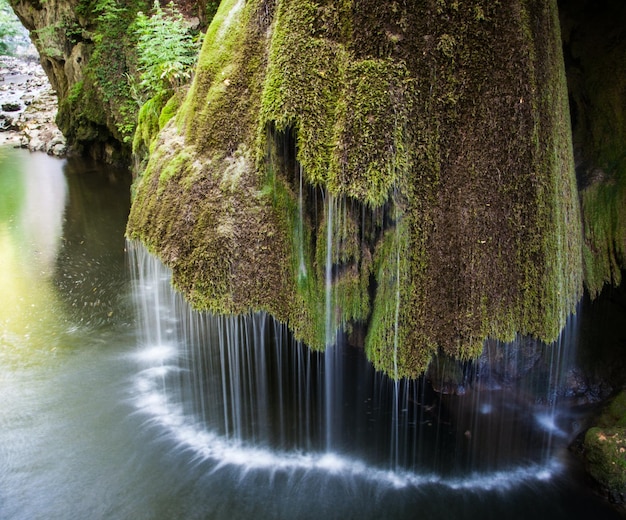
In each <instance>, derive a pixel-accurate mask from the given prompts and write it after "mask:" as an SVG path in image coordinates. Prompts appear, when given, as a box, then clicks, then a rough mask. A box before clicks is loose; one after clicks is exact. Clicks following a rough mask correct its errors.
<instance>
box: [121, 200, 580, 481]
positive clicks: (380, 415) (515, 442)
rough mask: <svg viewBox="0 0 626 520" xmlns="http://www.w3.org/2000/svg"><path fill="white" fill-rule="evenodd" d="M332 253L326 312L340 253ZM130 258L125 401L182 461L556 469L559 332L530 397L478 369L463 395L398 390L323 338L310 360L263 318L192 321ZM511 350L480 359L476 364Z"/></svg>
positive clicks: (178, 300)
mask: <svg viewBox="0 0 626 520" xmlns="http://www.w3.org/2000/svg"><path fill="white" fill-rule="evenodd" d="M326 211H327V212H328V216H327V228H326V230H325V231H326V233H328V238H332V237H331V236H330V235H331V234H332V229H330V227H331V226H332V223H331V222H332V220H333V219H332V218H328V217H332V215H333V213H334V212H336V213H337V214H339V215H340V214H341V208H340V207H339V206H338V205H337V203H336V201H334V202H333V201H332V199H331V198H329V199H328V201H327V206H326ZM335 225H338V224H337V223H335ZM328 244H329V247H328V250H327V251H326V257H327V260H328V265H327V266H325V273H326V275H327V277H328V278H327V280H326V302H325V306H326V311H327V313H329V314H330V313H332V304H331V303H330V302H332V300H333V297H332V275H333V273H332V264H333V260H332V258H333V256H332V255H333V253H332V249H333V247H337V246H336V245H335V246H333V245H332V240H329V243H328ZM128 251H129V255H130V263H131V265H132V266H133V278H134V280H135V282H134V283H135V291H134V292H135V300H136V303H137V312H138V316H139V323H140V330H141V336H140V344H139V345H138V348H137V352H136V354H135V355H134V362H135V363H136V364H137V375H136V378H135V380H134V386H133V389H134V390H133V395H132V400H133V402H134V405H135V407H136V408H137V413H139V414H142V415H143V416H145V427H146V428H148V429H154V430H155V431H157V432H158V435H157V437H158V439H160V441H161V442H166V441H167V442H169V443H173V445H172V447H171V448H170V449H179V450H181V451H182V452H185V453H190V460H192V461H193V460H196V461H210V462H211V464H213V465H216V467H222V466H228V467H233V468H240V469H241V470H242V471H244V472H249V471H262V472H269V474H272V475H273V474H275V473H276V472H277V471H280V472H287V473H288V474H293V473H294V472H296V473H298V472H306V473H309V472H312V473H314V474H318V475H319V474H322V475H323V474H327V475H334V476H337V475H349V476H351V478H357V479H363V480H367V481H371V480H374V481H376V482H381V483H384V485H392V486H395V487H397V486H401V487H402V486H421V485H423V484H425V483H430V484H432V483H436V484H438V485H445V486H448V487H455V488H464V487H468V488H475V487H476V488H485V487H487V488H491V487H497V486H502V485H505V486H511V485H514V484H515V483H516V482H523V481H527V480H536V479H541V480H545V479H549V478H550V477H551V476H552V475H553V474H554V472H555V471H558V468H559V467H560V465H559V464H560V463H559V450H562V449H564V443H565V442H566V436H567V435H568V433H569V430H568V426H567V417H565V418H564V417H562V416H561V415H559V414H560V408H559V406H558V402H557V399H556V397H557V393H558V391H557V390H558V386H559V384H560V383H561V381H562V378H563V374H565V370H566V366H567V365H568V362H567V360H566V358H565V357H564V356H563V355H562V354H563V352H562V351H565V350H567V349H568V345H567V344H568V342H570V339H568V338H567V334H564V335H563V337H562V341H561V343H562V345H561V346H560V347H559V346H557V347H556V348H554V346H551V347H545V346H543V347H541V350H542V352H543V354H542V355H543V356H544V357H546V356H547V357H550V356H552V357H553V358H554V359H553V361H552V364H550V363H549V362H548V363H547V364H545V365H542V367H544V366H545V368H542V369H541V374H540V373H539V369H536V370H534V372H537V374H536V375H537V378H536V380H535V381H533V380H532V377H531V380H530V381H529V382H528V386H524V385H520V386H519V387H518V388H517V389H516V390H506V389H500V390H496V389H495V384H494V385H493V386H494V388H491V389H486V387H487V386H489V383H490V380H489V378H490V377H491V376H490V374H489V373H488V371H486V369H482V370H479V369H478V367H479V365H480V363H479V362H475V363H474V364H473V365H472V366H473V367H474V371H475V374H474V379H475V381H474V383H473V384H472V385H468V391H467V392H466V393H465V395H445V394H441V393H437V392H434V391H433V387H432V386H431V384H430V381H429V380H427V379H426V378H421V379H419V380H416V381H410V380H404V379H403V380H397V381H394V380H392V379H390V378H388V377H387V376H385V375H383V374H380V373H377V372H376V371H374V370H373V368H372V367H371V365H370V364H369V363H368V362H367V360H366V359H365V356H364V355H363V352H362V350H360V349H356V348H351V347H348V346H347V345H345V342H344V341H342V336H341V335H339V336H336V335H335V332H334V331H333V329H332V327H329V328H327V339H328V348H327V349H326V352H325V353H322V354H320V353H318V352H314V351H312V350H310V349H308V348H307V347H306V346H305V345H303V344H301V343H299V342H297V341H295V340H294V339H293V337H292V336H291V335H290V333H289V331H288V329H287V327H286V325H284V324H280V323H278V322H276V321H275V320H274V319H273V318H271V317H270V316H268V315H267V314H264V313H256V314H247V315H243V316H213V315H210V314H207V313H202V312H197V311H194V310H192V309H191V308H190V307H189V305H188V304H187V303H186V302H185V300H184V299H183V297H182V296H181V295H180V294H178V293H176V292H175V291H174V290H173V289H172V287H171V284H170V279H171V273H170V272H169V270H168V269H166V268H165V267H164V266H163V265H162V264H161V263H160V262H159V261H158V260H157V259H156V258H154V257H152V256H151V255H150V254H149V253H147V252H146V250H145V249H144V248H143V247H142V246H140V245H139V244H136V243H129V244H128ZM332 322H333V320H332V319H331V318H330V317H329V316H327V317H326V323H327V325H329V324H331V323H332ZM329 331H332V333H331V332H329ZM571 332H572V333H573V330H572V331H571ZM509 348H510V349H514V348H515V346H514V345H513V346H511V345H509V346H507V345H497V349H496V348H486V353H485V358H488V357H489V356H495V355H496V354H495V353H496V352H497V353H498V354H497V355H498V356H502V355H505V354H506V352H507V349H509ZM537 348H539V347H537ZM503 353H504V354H503ZM533 359H534V358H533ZM494 364H497V363H495V362H494ZM544 370H545V371H546V372H545V373H544V372H543V371H544ZM530 372H531V375H533V371H530ZM546 374H548V375H546ZM549 374H552V375H551V376H550V375H549ZM494 377H495V376H494ZM546 382H548V383H546ZM533 385H534V386H533ZM532 392H535V394H534V395H531V393H532ZM529 403H530V404H529ZM529 411H530V413H529ZM564 419H565V422H563V420H564Z"/></svg>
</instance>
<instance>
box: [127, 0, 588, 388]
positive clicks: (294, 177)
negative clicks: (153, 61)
mask: <svg viewBox="0 0 626 520" xmlns="http://www.w3.org/2000/svg"><path fill="white" fill-rule="evenodd" d="M173 143H176V144H175V146H173ZM136 190H137V197H136V199H135V201H134V203H133V207H132V210H131V216H130V220H129V226H128V235H129V236H130V237H132V238H136V239H140V240H142V241H144V242H145V243H146V244H147V245H148V246H149V248H150V249H151V250H152V251H153V252H155V253H157V254H158V255H159V256H160V257H161V258H162V259H163V260H164V261H165V262H166V263H167V264H168V265H170V266H171V267H172V269H173V273H174V280H175V284H176V285H177V286H178V287H179V288H180V289H181V290H183V291H184V292H185V294H186V295H187V296H188V297H189V298H190V300H191V301H192V302H193V303H194V304H195V305H196V306H197V307H199V308H204V309H209V310H211V311H214V312H243V311H245V310H247V309H249V308H252V309H264V310H266V311H268V312H270V313H272V314H273V315H275V316H276V317H278V318H279V319H281V320H284V321H287V322H288V323H289V325H290V327H291V328H292V330H293V331H294V332H295V334H296V336H297V337H298V338H300V339H302V340H304V341H305V342H307V343H308V344H309V345H311V346H313V347H318V348H323V347H324V346H325V345H326V344H328V343H329V342H331V341H333V338H334V335H335V332H336V330H337V329H338V328H339V327H344V328H347V329H349V328H350V326H351V324H352V323H357V322H359V323H361V324H362V325H363V326H365V327H366V328H367V329H368V334H367V338H366V340H365V349H366V352H367V353H368V356H369V358H370V359H371V360H372V361H373V362H374V364H375V365H376V366H377V368H379V369H380V370H383V371H386V372H387V373H389V374H391V375H392V376H393V377H415V376H417V375H419V374H420V373H421V372H423V371H424V370H425V368H426V367H427V366H428V363H429V360H430V358H431V356H432V354H433V353H434V352H436V351H437V349H441V350H443V351H444V352H446V353H447V354H448V355H451V356H453V357H457V358H462V359H467V358H471V357H475V356H477V355H478V354H479V353H480V351H481V348H482V344H483V340H484V338H485V337H487V336H492V337H496V338H501V339H512V338H513V337H514V335H515V333H518V332H519V333H522V334H526V335H533V336H536V337H539V338H541V339H542V340H544V341H548V342H549V341H552V340H554V339H555V338H556V337H557V336H558V334H559V332H560V330H561V328H562V327H563V325H564V323H565V319H566V317H567V316H568V315H569V314H570V313H571V312H572V311H573V310H574V308H575V305H576V303H577V302H578V300H579V299H580V296H581V292H582V246H581V236H582V233H581V219H580V214H579V204H578V198H577V191H576V180H575V176H574V165H573V155H572V144H571V132H570V121H569V112H568V100H567V91H566V82H565V76H564V68H563V57H562V54H561V39H560V30H559V20H558V13H557V8H556V3H555V1H553V0H516V1H514V2H484V1H480V0H467V1H459V2H447V1H443V0H437V1H434V0H423V1H420V2H417V4H414V5H413V4H412V5H411V6H410V7H409V6H408V5H405V4H404V3H402V2H395V1H392V2H379V1H374V0H360V1H358V2H355V1H350V0H345V1H340V2H335V1H332V2H331V1H330V0H291V1H281V0H275V1H269V0H251V1H248V2H245V3H244V2H243V1H240V0H239V1H237V0H225V1H223V2H222V3H221V5H220V8H219V11H218V13H217V14H216V16H215V19H214V21H213V23H212V25H211V26H210V28H209V30H208V32H207V35H206V38H205V42H204V46H203V49H202V52H201V56H200V60H199V64H198V67H197V70H196V76H195V79H194V82H193V84H192V86H191V89H190V92H189V95H188V96H187V98H186V100H185V101H184V103H183V104H182V106H181V109H180V110H179V111H178V113H177V116H176V118H175V119H173V120H172V121H171V122H170V124H169V125H168V126H166V129H165V130H163V131H162V133H161V136H160V137H159V138H158V140H157V143H156V146H155V148H154V149H153V153H152V157H151V159H150V162H149V163H148V166H147V170H146V173H145V174H144V176H143V179H140V180H139V181H138V182H137V185H136ZM270 281H272V282H270ZM261 282H263V283H261Z"/></svg>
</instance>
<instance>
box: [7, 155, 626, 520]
mask: <svg viewBox="0 0 626 520" xmlns="http://www.w3.org/2000/svg"><path fill="white" fill-rule="evenodd" d="M126 179H127V175H126V174H125V172H122V171H116V170H113V169H110V168H104V167H97V166H96V165H93V164H89V163H85V162H81V161H60V160H57V159H53V158H49V157H47V156H45V155H41V154H29V153H28V152H24V151H18V150H12V149H0V519H2V520H9V519H10V520H14V519H20V520H22V519H23V520H31V519H58V520H66V519H77V520H78V519H128V520H130V519H159V520H160V519H239V518H240V519H249V518H259V519H272V518H285V519H292V518H293V519H300V518H311V519H317V518H325V519H331V518H341V519H347V518H358V519H367V518H372V519H380V518H400V519H409V518H416V519H417V518H419V519H439V518H441V519H443V518H446V519H449V518H464V519H474V518H475V519H488V518H493V519H500V518H513V519H517V518H519V519H522V518H524V519H526V518H531V517H532V518H534V519H537V520H539V519H544V518H545V519H551V520H557V519H575V518H580V519H582V518H585V519H586V518H589V519H591V518H593V519H596V518H603V519H610V518H617V516H616V515H615V514H614V513H613V512H612V510H611V509H609V508H608V507H607V506H606V505H605V503H604V502H603V501H602V500H601V499H599V498H597V497H596V496H595V495H593V494H592V493H590V492H589V491H588V490H587V488H586V487H584V485H583V482H584V481H583V477H582V475H581V474H580V468H579V467H578V465H577V463H576V461H575V460H574V459H573V458H572V456H571V455H570V454H569V452H568V450H567V443H568V442H569V439H568V438H567V435H561V434H560V433H558V434H555V435H550V436H549V437H550V440H549V453H547V454H546V447H545V439H546V434H545V430H541V429H540V428H537V427H534V426H533V427H531V426H528V425H529V424H536V423H537V421H534V414H536V412H537V410H536V409H535V408H532V407H529V408H519V407H517V408H515V409H514V410H513V411H512V412H511V411H506V409H507V408H510V407H509V401H510V399H509V397H510V395H511V394H505V393H491V394H489V397H485V394H483V395H482V396H479V395H478V394H476V395H474V394H471V393H470V394H468V395H467V396H465V397H463V398H457V399H450V400H449V402H447V403H446V407H447V410H448V413H447V414H446V416H445V417H443V416H442V415H441V414H439V415H438V416H436V417H438V418H439V420H440V424H439V423H437V422H436V420H435V419H433V417H432V416H428V417H426V419H425V420H424V421H423V425H420V426H419V427H418V426H413V425H414V424H416V423H418V422H421V421H418V420H417V419H419V417H421V416H418V412H417V411H414V412H406V411H405V408H402V409H401V410H400V411H399V412H397V413H393V410H392V408H393V406H394V402H395V401H394V397H393V392H394V387H393V384H390V383H389V382H387V381H384V380H383V379H381V378H376V376H375V375H372V373H371V371H369V369H368V367H367V365H366V363H365V362H364V361H363V360H362V358H361V357H360V356H359V355H358V353H355V352H354V351H352V350H350V349H338V350H337V353H338V355H340V357H341V359H343V361H341V362H339V361H338V360H337V359H335V360H334V361H333V366H337V367H338V369H340V370H341V371H342V374H343V375H342V377H341V378H337V377H335V378H334V380H335V381H340V382H339V383H337V384H335V386H333V387H332V390H333V392H336V393H337V395H338V396H340V403H339V404H337V405H336V408H333V410H332V411H333V413H332V414H327V413H326V412H325V411H324V410H322V408H323V407H325V406H326V405H327V401H329V400H330V399H331V397H329V396H325V395H323V392H324V389H326V388H327V385H326V384H325V383H324V377H325V376H324V374H323V370H324V367H325V364H326V362H327V360H325V359H324V356H320V355H312V354H310V353H308V352H307V351H306V350H303V347H301V346H298V345H294V344H293V342H291V341H290V340H289V339H285V337H283V336H284V331H283V332H281V329H280V327H276V326H275V325H274V324H273V323H272V322H271V320H268V319H266V318H263V319H260V320H259V319H257V318H249V319H248V320H247V321H246V320H244V321H242V322H240V325H237V327H241V329H237V330H238V331H239V332H237V334H238V335H246V334H250V335H251V336H250V337H253V336H254V337H256V336H255V335H258V334H257V332H258V330H262V331H264V332H263V333H262V334H261V335H262V336H263V338H264V339H263V340H262V341H263V342H264V343H263V344H262V348H260V349H259V348H258V345H252V344H251V343H250V345H251V348H252V349H253V350H250V349H247V350H244V351H239V350H237V349H238V348H239V344H238V343H237V342H235V344H232V343H228V341H230V340H228V341H225V342H223V343H220V345H221V346H216V344H217V342H222V341H223V340H222V339H219V338H223V337H225V336H228V335H229V334H230V332H232V330H235V329H234V328H233V327H235V325H233V323H232V322H225V321H221V322H220V321H219V320H217V321H216V320H214V319H213V318H209V317H202V316H198V315H196V314H194V313H191V312H190V311H189V310H188V309H186V307H185V305H184V303H183V302H181V301H180V299H179V298H177V297H176V296H175V295H173V294H172V293H171V292H169V290H168V288H167V287H168V284H167V271H166V270H164V269H162V268H161V267H159V265H158V263H157V262H155V261H154V259H151V258H150V257H149V256H147V255H146V254H145V252H143V251H141V250H140V249H139V250H135V248H134V247H133V251H132V252H127V251H126V249H127V244H126V243H125V240H124V236H123V234H124V226H125V220H126V216H127V214H128V205H129V196H128V193H129V185H128V181H127V180H126ZM130 253H132V254H130ZM155 287H158V288H159V291H158V298H157V299H156V300H155V298H154V295H155ZM603 315H606V314H603ZM147 316H152V318H148V317H147ZM152 319H153V320H154V321H151V320H152ZM220 327H221V328H220ZM266 329H272V330H273V331H274V332H272V333H268V332H267V330H266ZM241 330H244V331H245V332H241ZM229 331H230V332H229ZM250 331H252V332H250ZM255 331H256V332H255ZM583 332H584V333H585V334H586V335H587V336H593V333H590V332H589V331H588V330H586V329H585V331H583ZM231 336H232V334H231ZM246 337H247V336H246ZM216 338H217V339H216ZM231 339H232V338H231ZM246 341H248V340H246ZM250 342H252V340H250ZM250 345H249V346H250ZM212 348H215V349H217V350H219V349H220V348H221V349H222V350H223V351H224V352H226V353H224V352H222V354H220V355H225V356H227V363H226V362H225V361H224V358H223V357H219V356H217V354H216V356H217V357H216V358H215V359H216V360H217V361H216V364H215V366H216V367H217V368H216V370H217V371H218V372H219V373H221V374H225V373H226V374H228V375H227V377H226V378H225V379H219V377H217V376H216V377H217V379H215V380H213V379H212V375H211V374H212V372H211V370H213V369H212V368H210V367H209V361H208V359H209V358H210V356H209V355H208V354H207V353H206V349H212ZM254 349H256V350H254ZM285 349H290V350H288V351H287V350H285ZM299 349H300V350H299ZM249 352H253V353H252V354H250V353H249ZM246 356H256V357H254V358H252V357H250V359H253V361H254V363H253V364H252V365H248V364H246V361H245V359H244V358H245V357H246ZM266 356H267V357H266ZM235 361H236V362H237V366H238V367H239V368H238V372H233V371H232V366H234V365H235V364H236V363H235ZM264 363H267V364H272V366H275V367H276V368H275V369H272V370H270V369H267V371H263V370H258V371H257V372H256V373H255V374H252V371H253V369H252V368H251V367H259V366H264ZM227 364H228V365H231V367H227V366H226V365H227ZM242 367H243V368H242ZM255 370H256V368H255ZM264 370H265V369H264ZM235 374H238V375H236V376H235ZM294 374H296V375H294ZM236 378H241V379H242V381H241V382H238V381H236V380H235V379H236ZM215 381H217V383H215ZM303 381H304V383H303ZM406 390H407V391H408V390H410V391H415V394H414V395H415V396H419V399H421V398H422V397H423V394H421V393H420V391H419V389H417V390H413V389H409V388H408V387H407V388H406ZM409 393H410V392H409ZM261 394H263V395H261ZM514 394H515V393H514ZM411 395H413V394H411ZM411 395H409V396H408V397H406V396H405V397H402V398H401V399H402V400H404V399H406V403H410V404H407V408H410V407H413V408H412V409H413V410H419V413H422V412H423V411H424V409H427V411H429V410H431V408H430V407H431V406H432V404H430V402H429V403H428V405H427V406H426V407H425V408H424V407H423V406H422V404H417V403H416V399H413V398H412V397H411ZM515 395H519V394H515ZM216 396H217V397H216ZM225 396H226V398H225ZM261 398H262V399H261ZM332 398H333V399H334V396H333V397H332ZM433 399H434V398H433ZM239 400H240V401H239ZM368 400H370V401H368ZM371 400H374V401H376V403H377V404H376V405H375V406H374V405H372V404H370V403H371ZM211 402H213V403H214V405H211ZM403 402H404V401H403ZM215 403H216V404H215ZM224 403H226V404H224ZM277 403H278V406H277ZM307 403H314V404H312V405H310V406H309V405H307ZM438 403H439V406H443V405H442V403H443V401H442V402H438ZM520 406H523V405H520ZM266 408H267V410H266ZM220 410H225V411H223V412H221V411H220ZM337 410H339V411H337ZM542 410H543V409H542ZM266 412H267V413H266ZM220 413H224V415H223V416H220V417H214V416H219V415H220ZM411 413H413V415H411ZM403 414H404V415H406V417H407V418H408V419H407V421H408V422H407V423H406V425H405V427H404V429H400V430H398V429H397V428H396V427H395V426H394V425H397V424H404V423H402V417H404V415H403ZM372 415H373V416H374V418H373V419H372ZM409 415H411V416H410V417H409ZM326 416H330V417H334V419H333V425H332V427H331V428H328V427H327V425H325V424H323V421H324V417H326ZM483 416H484V417H485V419H482V417H483ZM225 417H227V420H226V419H225ZM238 417H241V418H242V419H241V420H239V419H238ZM559 417H561V416H559ZM563 417H566V418H567V417H569V416H568V413H567V410H564V411H563ZM246 418H249V420H248V419H246ZM465 420H467V421H469V422H468V423H467V424H471V425H472V428H473V431H474V436H473V437H472V442H469V441H468V439H469V437H468V435H466V434H465V431H466V430H465V429H464V428H461V424H460V423H462V421H465ZM246 421H248V422H246ZM455 422H458V423H459V425H458V427H457V425H455V424H454V423H455ZM505 423H506V424H505ZM509 423H510V424H509ZM329 430H330V431H331V437H332V439H331V440H332V442H331V443H330V446H331V448H332V449H330V450H327V448H326V447H325V446H327V444H328V438H327V437H328V431H329ZM478 431H482V432H484V434H485V435H484V436H483V438H485V439H487V441H485V442H480V441H479V440H478V439H479V436H478V435H477V434H476V432H478ZM556 431H557V432H561V430H556ZM407 432H408V433H407ZM433 432H434V433H433ZM445 436H447V437H446V439H444V440H443V441H442V437H445ZM409 440H410V441H411V442H413V443H415V445H417V444H420V442H421V440H423V442H424V444H423V445H422V444H420V446H421V448H420V450H421V451H419V457H418V456H417V455H415V453H417V451H418V450H415V453H414V452H411V453H409V454H408V455H407V454H406V453H405V451H407V450H403V449H400V450H399V449H398V448H397V446H398V444H402V445H403V446H404V445H405V444H407V443H408V441H409ZM464 442H465V443H466V445H465V447H463V446H461V444H462V443H464ZM394 446H395V447H394ZM507 446H508V447H507ZM432 450H435V451H437V454H436V456H435V453H434V452H433V453H429V451H432ZM408 451H410V450H408ZM424 455H428V456H427V457H424ZM457 455H458V457H459V458H461V455H462V460H461V461H460V462H459V461H455V460H453V459H455V457H457ZM418 458H419V460H417V459H418ZM398 459H401V460H398ZM422 459H426V460H427V462H426V463H425V464H424V467H423V468H422V467H421V466H420V464H419V462H420V461H421V460H422ZM442 461H445V462H442ZM509 462H510V463H509ZM450 468H452V469H454V471H452V469H450ZM472 468H476V469H475V470H473V469H472Z"/></svg>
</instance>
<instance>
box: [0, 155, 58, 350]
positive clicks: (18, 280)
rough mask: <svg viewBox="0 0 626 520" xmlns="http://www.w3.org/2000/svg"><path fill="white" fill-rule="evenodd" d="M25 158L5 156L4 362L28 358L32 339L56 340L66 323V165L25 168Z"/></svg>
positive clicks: (0, 225)
mask: <svg viewBox="0 0 626 520" xmlns="http://www.w3.org/2000/svg"><path fill="white" fill-rule="evenodd" d="M23 153H24V152H22V151H17V150H12V149H8V150H7V149H3V151H2V153H1V154H0V178H1V179H2V180H1V181H0V182H1V185H0V194H1V195H0V197H1V200H0V202H1V204H0V207H2V208H3V210H2V211H0V265H2V269H0V287H2V298H0V337H1V338H2V340H3V341H2V342H3V343H4V348H3V349H2V354H0V355H1V356H2V357H7V356H8V357H11V355H15V354H16V353H17V352H20V351H21V352H22V354H26V356H28V354H29V351H28V349H26V348H25V347H26V346H27V344H28V343H29V340H30V338H31V336H33V335H34V336H39V337H41V336H43V335H46V336H48V338H49V340H52V338H53V337H54V333H53V331H54V330H55V328H56V324H57V323H58V322H59V321H60V318H61V317H60V316H59V314H58V313H59V304H58V296H57V294H56V291H55V288H54V284H53V276H54V272H55V265H56V258H57V255H58V252H59V248H60V245H61V236H62V230H63V216H64V211H65V207H66V204H67V197H68V192H67V183H66V180H65V176H64V174H63V163H62V162H61V161H50V159H49V158H47V157H46V156H42V157H41V158H36V157H34V158H33V160H32V161H28V162H24V161H23V160H22V156H23ZM55 347H56V345H55V344H54V341H47V342H46V343H42V342H38V343H37V347H36V348H35V349H34V350H35V351H41V350H53V349H54V348H55ZM22 357H24V356H22Z"/></svg>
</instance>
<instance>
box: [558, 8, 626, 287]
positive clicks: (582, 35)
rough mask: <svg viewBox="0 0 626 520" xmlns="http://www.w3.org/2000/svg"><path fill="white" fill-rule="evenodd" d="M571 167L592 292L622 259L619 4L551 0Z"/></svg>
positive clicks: (624, 84)
mask: <svg viewBox="0 0 626 520" xmlns="http://www.w3.org/2000/svg"><path fill="white" fill-rule="evenodd" d="M559 9H560V18H561V25H562V27H563V48H564V55H565V66H566V71H567V83H568V91H569V98H570V104H571V106H572V134H573V143H574V157H575V161H576V174H577V178H578V185H579V190H580V198H581V206H582V213H583V222H584V266H585V285H586V287H587V289H588V290H589V292H590V294H591V295H592V296H596V295H597V294H599V292H600V291H601V289H602V287H603V286H604V285H605V284H611V285H619V284H620V283H621V281H622V271H623V270H624V268H625V267H626V144H625V143H626V125H625V123H626V60H625V59H624V56H626V25H625V24H624V21H626V4H624V2H620V1H616V0H601V1H599V2H591V1H587V0H572V1H567V2H566V1H563V2H560V3H559Z"/></svg>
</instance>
